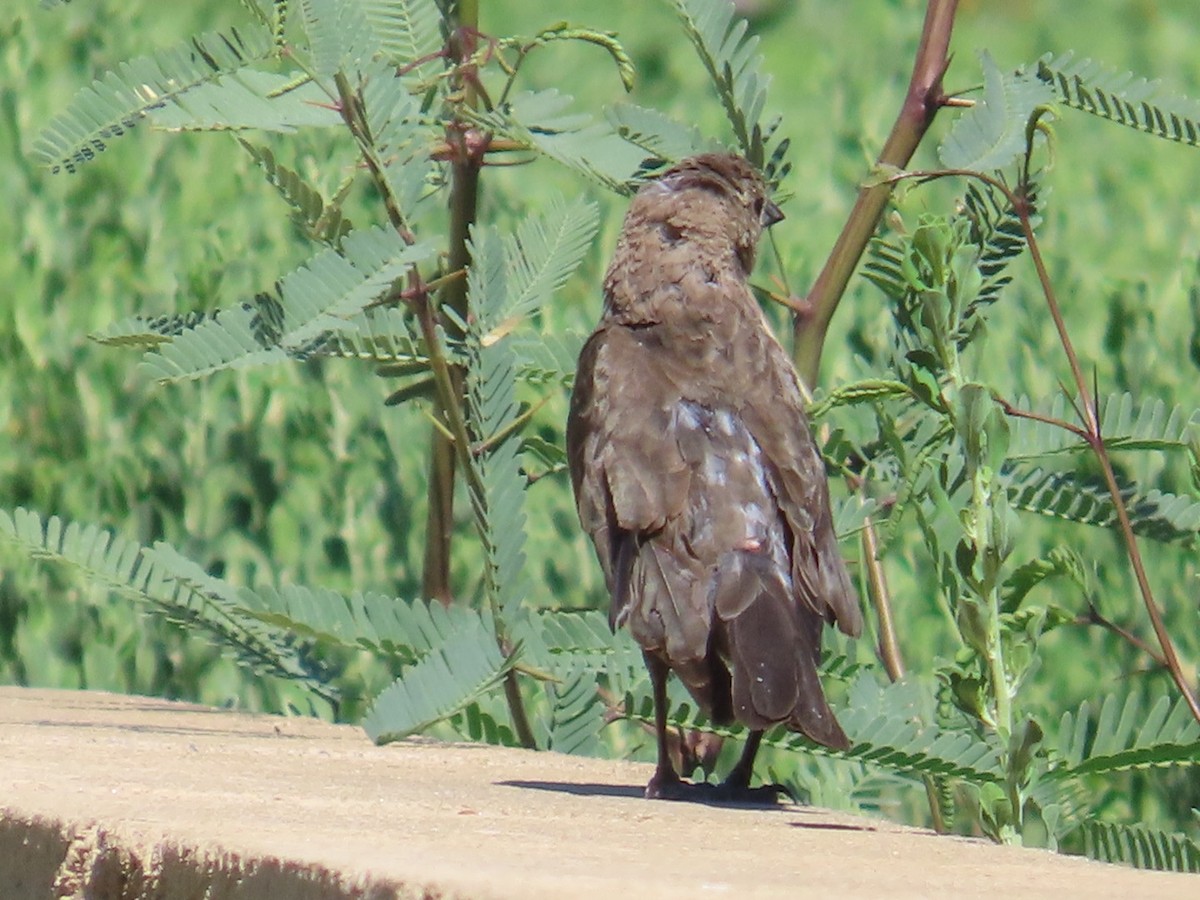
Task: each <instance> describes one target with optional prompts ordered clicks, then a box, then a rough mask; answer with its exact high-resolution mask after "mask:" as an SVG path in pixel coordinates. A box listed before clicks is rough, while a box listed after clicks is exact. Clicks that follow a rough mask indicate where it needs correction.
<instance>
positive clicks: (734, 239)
mask: <svg viewBox="0 0 1200 900" xmlns="http://www.w3.org/2000/svg"><path fill="white" fill-rule="evenodd" d="M643 190H644V191H647V192H649V193H651V194H652V195H653V194H659V195H661V194H662V193H663V192H667V193H670V194H673V195H675V196H677V197H679V198H680V199H681V200H683V201H684V202H686V203H688V204H691V205H693V206H694V207H695V208H696V210H697V211H704V212H705V213H706V214H707V215H706V220H705V221H702V222H701V223H700V224H701V226H702V227H704V228H705V229H706V230H708V229H711V231H712V232H714V233H716V234H718V235H721V236H724V237H725V238H727V239H728V240H729V242H730V243H731V244H732V245H733V248H734V250H735V252H736V253H737V257H738V259H739V260H740V262H741V264H742V267H743V269H745V271H746V272H747V274H748V273H749V272H750V270H751V269H752V268H754V254H755V248H756V247H757V245H758V239H759V237H760V236H761V235H762V231H763V229H764V228H769V227H770V226H772V225H774V224H775V223H776V222H778V221H779V220H780V219H782V218H783V213H782V212H781V211H780V209H779V207H778V206H777V205H776V204H775V203H774V201H772V200H771V198H770V197H769V196H768V194H767V185H766V183H765V182H764V181H763V178H762V175H760V174H759V172H758V170H756V169H755V168H754V167H753V166H752V165H750V163H748V162H747V161H746V160H744V159H743V158H742V157H740V156H735V155H733V154H732V153H703V154H700V155H699V156H692V157H689V158H688V159H685V160H683V161H682V162H680V163H678V164H677V165H675V166H673V167H672V168H671V169H669V170H667V172H666V173H665V174H664V175H663V176H662V177H661V178H660V179H658V181H657V182H655V183H654V185H652V186H649V187H648V188H643Z"/></svg>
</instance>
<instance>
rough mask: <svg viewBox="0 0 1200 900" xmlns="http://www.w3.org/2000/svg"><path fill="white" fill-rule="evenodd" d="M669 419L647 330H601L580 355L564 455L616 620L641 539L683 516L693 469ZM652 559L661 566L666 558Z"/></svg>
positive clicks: (625, 598) (623, 605)
mask: <svg viewBox="0 0 1200 900" xmlns="http://www.w3.org/2000/svg"><path fill="white" fill-rule="evenodd" d="M670 418H671V417H670V404H669V403H668V402H666V399H665V396H664V385H663V381H662V379H661V377H659V376H658V374H657V373H656V371H655V364H654V353H653V350H652V348H647V345H646V340H645V338H644V336H643V338H642V339H639V337H638V336H637V334H636V333H635V332H634V331H633V330H631V329H628V328H624V327H621V326H607V327H602V328H600V329H599V330H597V331H596V333H595V334H593V335H592V337H591V338H590V339H589V340H588V342H587V343H586V344H585V345H584V348H583V352H582V353H581V354H580V357H579V368H578V371H577V373H576V376H575V390H574V393H573V394H572V396H571V411H570V415H569V417H568V419H567V458H568V466H569V468H570V472H571V483H572V486H573V487H574V490H575V499H576V504H577V506H578V508H579V518H580V521H581V523H582V524H583V528H584V530H585V531H586V532H587V533H588V534H589V535H590V536H591V538H592V542H593V543H594V544H595V546H596V553H597V555H598V556H599V558H600V564H601V567H602V568H603V569H604V575H605V579H606V581H607V583H608V588H609V591H610V592H611V594H612V598H613V607H612V619H613V621H614V623H615V622H616V621H617V620H618V619H620V618H621V616H622V613H623V612H624V611H625V609H626V607H627V605H628V603H629V600H630V589H631V586H630V578H631V577H632V573H633V569H634V564H635V561H636V560H637V558H638V557H639V555H640V553H641V550H640V548H641V546H642V545H643V544H644V542H645V540H646V538H647V536H649V535H652V534H655V533H656V532H659V531H661V530H662V528H663V527H664V526H665V525H666V523H667V520H668V519H669V518H671V517H672V516H675V515H678V513H679V511H680V510H681V509H682V508H683V505H684V502H685V500H686V497H687V486H688V480H689V473H688V469H687V465H686V463H685V461H684V460H683V458H682V456H681V454H680V453H679V450H678V448H677V446H675V444H674V443H673V441H672V440H671V421H670ZM648 561H649V562H652V563H654V564H655V566H652V567H650V568H654V567H658V568H660V569H661V566H662V561H659V560H648ZM666 565H667V571H670V568H671V567H670V563H669V561H668V562H667V563H666ZM641 568H642V569H645V568H647V567H646V566H642V567H641ZM658 576H659V577H663V578H665V577H666V576H664V575H663V574H662V572H661V571H660V572H659V573H658ZM651 577H654V575H653V574H652V575H651ZM667 581H670V582H671V584H670V585H669V586H671V587H674V586H675V585H674V582H673V581H672V580H671V579H669V578H668V579H667ZM667 586H668V584H667V583H666V582H664V584H663V587H667Z"/></svg>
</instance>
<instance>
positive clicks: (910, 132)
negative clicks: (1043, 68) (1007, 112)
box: [792, 0, 958, 389]
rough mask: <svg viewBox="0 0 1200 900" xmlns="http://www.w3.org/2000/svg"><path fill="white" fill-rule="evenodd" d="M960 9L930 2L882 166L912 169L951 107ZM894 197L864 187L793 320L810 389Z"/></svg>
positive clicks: (797, 358) (800, 367) (950, 1)
mask: <svg viewBox="0 0 1200 900" xmlns="http://www.w3.org/2000/svg"><path fill="white" fill-rule="evenodd" d="M957 8H958V0H929V4H928V6H927V7H926V10H925V25H924V28H923V30H922V32H921V43H920V45H919V46H918V47H917V55H916V60H915V61H914V63H913V71H912V77H911V78H910V80H909V83H908V93H907V95H906V96H905V99H904V105H903V106H902V107H901V108H900V114H899V116H897V118H896V123H895V124H894V125H893V126H892V131H891V134H889V135H888V139H887V141H886V143H884V145H883V150H882V151H881V152H880V154H879V160H878V164H879V165H887V166H895V167H897V168H900V169H902V168H904V167H905V166H906V165H908V161H909V160H910V159H912V155H913V153H914V152H916V149H917V146H918V145H919V144H920V143H921V140H922V138H924V136H925V132H926V131H928V130H929V125H930V123H931V122H932V121H933V117H934V116H935V115H936V114H937V111H938V109H940V108H941V107H942V106H945V105H946V103H947V98H946V96H945V94H944V93H943V92H942V76H943V75H944V74H945V72H946V69H947V67H948V66H949V65H950V57H949V48H950V35H951V32H952V31H953V29H954V15H955V12H956V11H957ZM891 193H892V185H891V184H888V183H884V184H875V185H872V186H870V187H864V188H862V189H861V190H860V191H859V192H858V199H857V200H856V201H855V204H854V208H853V209H852V210H851V212H850V216H849V217H848V218H847V220H846V224H845V226H844V227H843V228H842V233H841V234H840V235H839V236H838V239H837V242H836V243H835V244H834V245H833V249H832V250H831V251H830V253H829V257H828V259H827V260H826V261H825V267H824V268H823V269H822V270H821V273H820V274H819V275H818V276H817V280H816V282H814V284H813V286H812V289H811V290H810V291H809V292H808V297H807V298H806V302H805V303H804V304H803V305H802V307H801V308H800V309H797V310H796V313H795V315H794V316H793V318H792V338H793V354H792V355H793V360H794V362H795V364H796V371H797V372H799V374H800V378H801V380H803V381H804V383H805V384H806V385H808V387H809V388H810V389H811V387H812V386H813V385H814V384H816V381H817V375H818V373H819V371H820V366H821V351H822V348H823V347H824V345H825V335H826V333H827V332H828V331H829V323H830V321H831V320H832V319H833V314H834V312H835V311H836V310H837V306H838V303H839V302H840V301H841V299H842V295H843V294H845V292H846V285H847V284H849V283H850V276H851V275H853V274H854V269H855V268H856V267H857V265H858V261H859V260H860V259H861V258H862V255H863V252H864V251H865V250H866V248H867V243H868V242H869V241H870V240H871V236H872V235H873V234H874V233H875V229H876V227H877V226H878V225H879V221H880V219H881V218H883V213H884V210H885V209H886V208H887V202H888V198H889V197H890V196H891Z"/></svg>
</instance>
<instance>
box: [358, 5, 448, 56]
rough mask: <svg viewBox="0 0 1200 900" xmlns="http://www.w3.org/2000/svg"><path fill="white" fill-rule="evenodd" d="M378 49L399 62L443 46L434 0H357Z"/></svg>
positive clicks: (433, 51)
mask: <svg viewBox="0 0 1200 900" xmlns="http://www.w3.org/2000/svg"><path fill="white" fill-rule="evenodd" d="M357 2H358V3H359V5H360V6H361V7H362V10H363V17H364V18H365V19H366V22H367V26H368V27H369V28H370V30H371V32H372V34H373V35H374V38H375V43H376V45H377V46H378V48H379V51H380V53H382V54H383V56H384V57H385V58H386V59H388V60H390V61H391V62H393V63H395V64H398V65H407V64H411V63H413V62H416V61H418V60H423V59H426V58H428V57H430V56H432V55H433V54H435V53H436V52H437V51H438V50H440V49H441V48H442V32H441V20H442V15H441V12H440V11H439V10H438V7H437V3H436V0H357Z"/></svg>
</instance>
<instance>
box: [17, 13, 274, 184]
mask: <svg viewBox="0 0 1200 900" xmlns="http://www.w3.org/2000/svg"><path fill="white" fill-rule="evenodd" d="M273 51H274V44H273V42H272V39H271V35H270V33H269V32H268V31H267V30H266V29H264V28H257V27H255V28H250V29H246V30H245V31H244V32H239V31H236V30H232V31H230V32H229V34H228V36H226V35H222V34H208V35H204V36H202V37H198V38H193V39H192V40H190V41H188V42H186V43H184V44H181V45H179V46H176V47H174V48H172V49H170V50H166V51H163V52H160V53H158V54H156V55H154V56H144V57H139V58H138V59H134V60H131V61H129V62H124V63H121V65H119V66H118V67H117V68H116V69H115V70H114V71H112V72H109V73H108V74H106V75H104V76H103V77H102V78H100V79H99V80H97V81H95V82H93V83H92V85H91V86H90V87H87V88H84V89H83V90H81V91H80V92H79V93H78V94H76V95H75V99H74V100H72V101H71V104H70V106H69V107H68V108H67V109H66V110H65V111H64V112H62V113H60V114H59V115H57V116H55V117H54V119H52V120H51V122H50V124H49V125H47V126H46V128H45V130H44V131H43V132H42V133H41V135H40V136H39V137H38V139H37V140H36V141H35V142H34V144H33V148H32V154H33V156H34V158H35V159H36V160H38V161H39V162H40V163H42V164H43V165H47V166H50V168H51V171H52V172H59V171H61V170H64V169H65V170H66V171H68V172H75V171H76V170H77V169H78V168H79V166H81V165H83V164H84V163H87V162H90V161H91V160H93V159H95V158H96V156H97V155H98V154H99V153H101V152H103V151H104V150H105V149H106V147H107V143H108V141H110V140H113V139H114V138H118V137H121V136H122V135H124V134H125V133H126V132H128V131H129V129H131V128H133V127H134V126H135V125H136V124H137V122H138V121H139V120H140V119H142V118H143V117H145V116H146V115H147V114H148V113H150V112H152V111H154V110H156V109H161V108H163V107H164V106H165V105H166V104H168V103H170V102H172V101H174V100H176V99H178V98H180V97H182V96H183V95H184V94H186V93H187V92H188V91H190V90H192V89H194V88H196V87H198V86H200V85H203V84H209V83H212V82H215V81H217V80H218V79H219V78H221V76H223V75H228V74H231V73H233V72H237V71H239V70H241V69H243V68H245V67H246V66H248V65H249V64H250V63H251V62H254V61H257V60H261V59H265V58H267V57H268V56H270V55H271V53H272V52H273Z"/></svg>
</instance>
